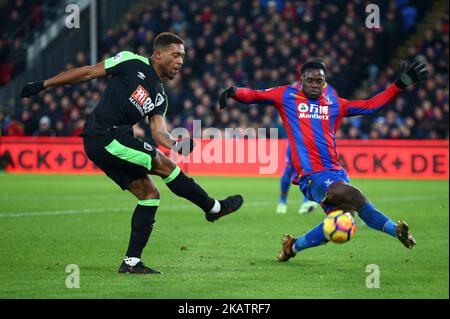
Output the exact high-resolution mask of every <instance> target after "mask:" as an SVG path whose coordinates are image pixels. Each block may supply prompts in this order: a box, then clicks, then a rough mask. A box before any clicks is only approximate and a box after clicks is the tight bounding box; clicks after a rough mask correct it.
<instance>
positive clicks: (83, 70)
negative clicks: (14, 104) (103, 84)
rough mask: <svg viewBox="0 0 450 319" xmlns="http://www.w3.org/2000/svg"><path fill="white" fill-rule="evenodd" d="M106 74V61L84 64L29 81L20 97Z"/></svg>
mask: <svg viewBox="0 0 450 319" xmlns="http://www.w3.org/2000/svg"><path fill="white" fill-rule="evenodd" d="M105 75H106V71H105V64H104V61H101V62H99V63H97V64H96V65H92V66H82V67H79V68H74V69H70V70H67V71H64V72H61V73H59V74H57V75H55V76H54V77H52V78H50V79H48V80H45V81H38V82H28V83H27V84H25V85H24V87H23V88H22V92H21V93H20V97H22V98H24V97H30V96H32V95H35V94H38V93H39V92H41V91H42V90H44V89H46V88H49V87H54V86H60V85H65V84H76V83H81V82H86V81H89V80H92V79H95V78H99V77H102V76H105Z"/></svg>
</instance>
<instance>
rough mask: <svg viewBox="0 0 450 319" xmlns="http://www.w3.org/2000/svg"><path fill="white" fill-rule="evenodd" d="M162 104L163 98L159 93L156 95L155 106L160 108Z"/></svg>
mask: <svg viewBox="0 0 450 319" xmlns="http://www.w3.org/2000/svg"><path fill="white" fill-rule="evenodd" d="M163 102H164V97H163V96H162V95H161V93H158V94H157V95H156V99H155V105H156V106H160V105H161V104H163Z"/></svg>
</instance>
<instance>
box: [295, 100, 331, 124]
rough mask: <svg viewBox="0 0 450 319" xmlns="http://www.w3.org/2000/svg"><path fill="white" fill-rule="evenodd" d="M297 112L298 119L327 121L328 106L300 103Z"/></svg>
mask: <svg viewBox="0 0 450 319" xmlns="http://www.w3.org/2000/svg"><path fill="white" fill-rule="evenodd" d="M297 109H298V112H299V116H298V118H299V119H317V120H329V118H330V116H329V106H328V105H320V104H314V103H310V104H307V103H304V102H302V103H300V104H299V105H297Z"/></svg>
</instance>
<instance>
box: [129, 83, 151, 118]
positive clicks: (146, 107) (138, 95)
mask: <svg viewBox="0 0 450 319" xmlns="http://www.w3.org/2000/svg"><path fill="white" fill-rule="evenodd" d="M128 100H129V101H130V102H131V103H132V104H133V105H134V106H135V107H136V108H137V110H138V111H139V113H141V116H144V114H145V113H148V112H150V111H151V110H153V109H154V108H155V104H153V102H152V99H151V97H150V94H148V92H147V90H145V89H144V88H143V87H142V86H141V85H139V86H138V87H137V89H136V90H135V91H134V92H133V94H131V96H130V97H129V99H128Z"/></svg>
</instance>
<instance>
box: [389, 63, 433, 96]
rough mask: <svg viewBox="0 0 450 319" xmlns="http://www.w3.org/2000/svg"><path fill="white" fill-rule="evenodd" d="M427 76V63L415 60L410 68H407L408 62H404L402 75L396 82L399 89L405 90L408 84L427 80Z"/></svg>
mask: <svg viewBox="0 0 450 319" xmlns="http://www.w3.org/2000/svg"><path fill="white" fill-rule="evenodd" d="M427 78H428V69H427V65H426V64H425V63H421V62H414V63H413V64H411V65H410V66H409V67H408V68H406V63H403V64H402V69H401V72H400V77H399V78H398V79H397V80H395V84H396V85H397V87H398V88H399V89H401V90H403V89H404V88H406V87H407V86H408V85H411V84H415V83H418V82H422V81H425V80H426V79H427Z"/></svg>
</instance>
